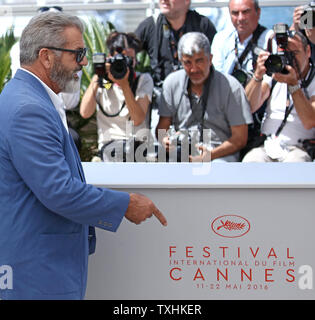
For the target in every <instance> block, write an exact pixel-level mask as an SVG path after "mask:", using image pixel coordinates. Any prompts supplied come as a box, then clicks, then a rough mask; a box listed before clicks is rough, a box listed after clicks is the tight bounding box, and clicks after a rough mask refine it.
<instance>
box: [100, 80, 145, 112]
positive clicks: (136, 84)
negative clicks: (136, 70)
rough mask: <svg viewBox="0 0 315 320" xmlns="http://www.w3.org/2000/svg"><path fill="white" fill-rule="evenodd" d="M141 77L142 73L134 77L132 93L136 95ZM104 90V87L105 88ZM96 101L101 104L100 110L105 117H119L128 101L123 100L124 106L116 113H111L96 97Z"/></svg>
mask: <svg viewBox="0 0 315 320" xmlns="http://www.w3.org/2000/svg"><path fill="white" fill-rule="evenodd" d="M139 78H140V75H139V76H138V75H137V76H136V78H135V79H134V81H133V83H132V86H131V90H132V93H133V94H134V95H135V94H136V90H137V86H138V82H139ZM103 90H104V89H103ZM96 103H97V104H98V105H99V107H100V110H101V112H102V113H103V114H104V116H105V117H108V118H114V117H117V116H118V115H119V114H120V112H121V111H122V109H123V108H124V107H125V105H126V101H124V102H123V104H122V106H121V107H120V109H119V111H118V112H116V113H114V114H110V113H108V112H106V111H105V110H104V108H103V106H102V104H101V103H100V102H99V101H98V100H97V99H96Z"/></svg>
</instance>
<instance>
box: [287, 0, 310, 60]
mask: <svg viewBox="0 0 315 320" xmlns="http://www.w3.org/2000/svg"><path fill="white" fill-rule="evenodd" d="M314 12H315V1H311V2H310V4H309V5H306V6H299V7H296V8H295V9H294V12H293V24H292V26H291V29H294V30H295V31H301V32H302V33H303V35H305V36H306V37H307V39H308V41H309V44H310V46H311V52H312V55H311V58H312V60H313V62H315V19H314Z"/></svg>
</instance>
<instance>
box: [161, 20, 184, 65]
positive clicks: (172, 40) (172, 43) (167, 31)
mask: <svg viewBox="0 0 315 320" xmlns="http://www.w3.org/2000/svg"><path fill="white" fill-rule="evenodd" d="M184 29H185V25H183V26H182V27H181V28H180V29H179V30H178V39H180V37H181V36H182V35H183V34H184ZM163 34H164V36H165V37H166V38H168V41H169V48H170V51H171V56H172V60H173V61H172V66H173V71H176V70H178V69H180V62H179V61H178V53H177V44H178V39H177V38H176V36H175V31H174V30H173V29H172V28H171V26H170V25H169V24H166V23H165V24H163Z"/></svg>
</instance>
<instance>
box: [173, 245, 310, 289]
mask: <svg viewBox="0 0 315 320" xmlns="http://www.w3.org/2000/svg"><path fill="white" fill-rule="evenodd" d="M280 253H281V254H282V255H281V254H280ZM178 256H180V257H181V258H179V257H178ZM169 258H170V260H169V265H170V266H171V269H170V271H169V276H170V279H171V280H173V281H181V280H183V279H184V278H186V277H187V275H186V274H185V267H187V266H190V267H194V269H193V273H192V275H190V280H193V281H197V280H199V281H208V280H211V281H215V280H216V281H221V280H222V281H226V282H228V281H231V280H240V281H241V282H243V281H249V282H252V281H255V280H257V278H258V277H260V276H261V269H260V271H257V269H258V267H260V268H262V272H263V275H262V276H263V280H264V282H265V283H272V282H274V281H275V277H274V271H275V269H279V268H280V267H281V268H283V272H284V276H285V281H286V282H287V283H294V282H295V281H296V280H297V275H296V271H295V267H296V266H295V261H294V259H295V257H294V255H293V254H292V253H291V251H290V248H285V249H282V250H281V252H280V250H279V249H278V250H276V249H275V248H268V249H267V250H266V249H265V248H264V249H262V248H261V247H259V246H258V247H247V248H241V247H237V248H234V247H233V248H232V247H228V246H220V247H216V248H214V249H213V248H212V249H211V248H210V246H204V247H201V248H195V247H194V246H185V247H181V248H178V247H177V246H169ZM259 259H260V260H259ZM209 266H210V267H215V268H216V269H215V275H213V273H214V272H213V269H209ZM233 267H234V268H235V267H238V268H239V272H238V277H239V278H238V279H231V274H232V273H231V270H230V269H231V268H233ZM209 271H212V272H211V279H210V278H209ZM257 272H259V275H258V276H257V277H256V278H255V276H256V274H257ZM298 272H299V273H300V274H302V276H300V279H299V287H300V288H301V289H306V288H307V289H312V288H313V277H312V268H311V267H310V266H306V265H305V266H300V268H299V270H298ZM233 276H235V272H234V273H233ZM302 277H303V278H302ZM301 278H302V279H301ZM302 282H303V283H302Z"/></svg>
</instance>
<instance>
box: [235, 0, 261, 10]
mask: <svg viewBox="0 0 315 320" xmlns="http://www.w3.org/2000/svg"><path fill="white" fill-rule="evenodd" d="M231 1H232V0H230V1H229V8H230V3H231ZM252 2H253V4H254V8H255V10H256V12H257V11H258V9H260V7H259V2H258V0H252Z"/></svg>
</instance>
